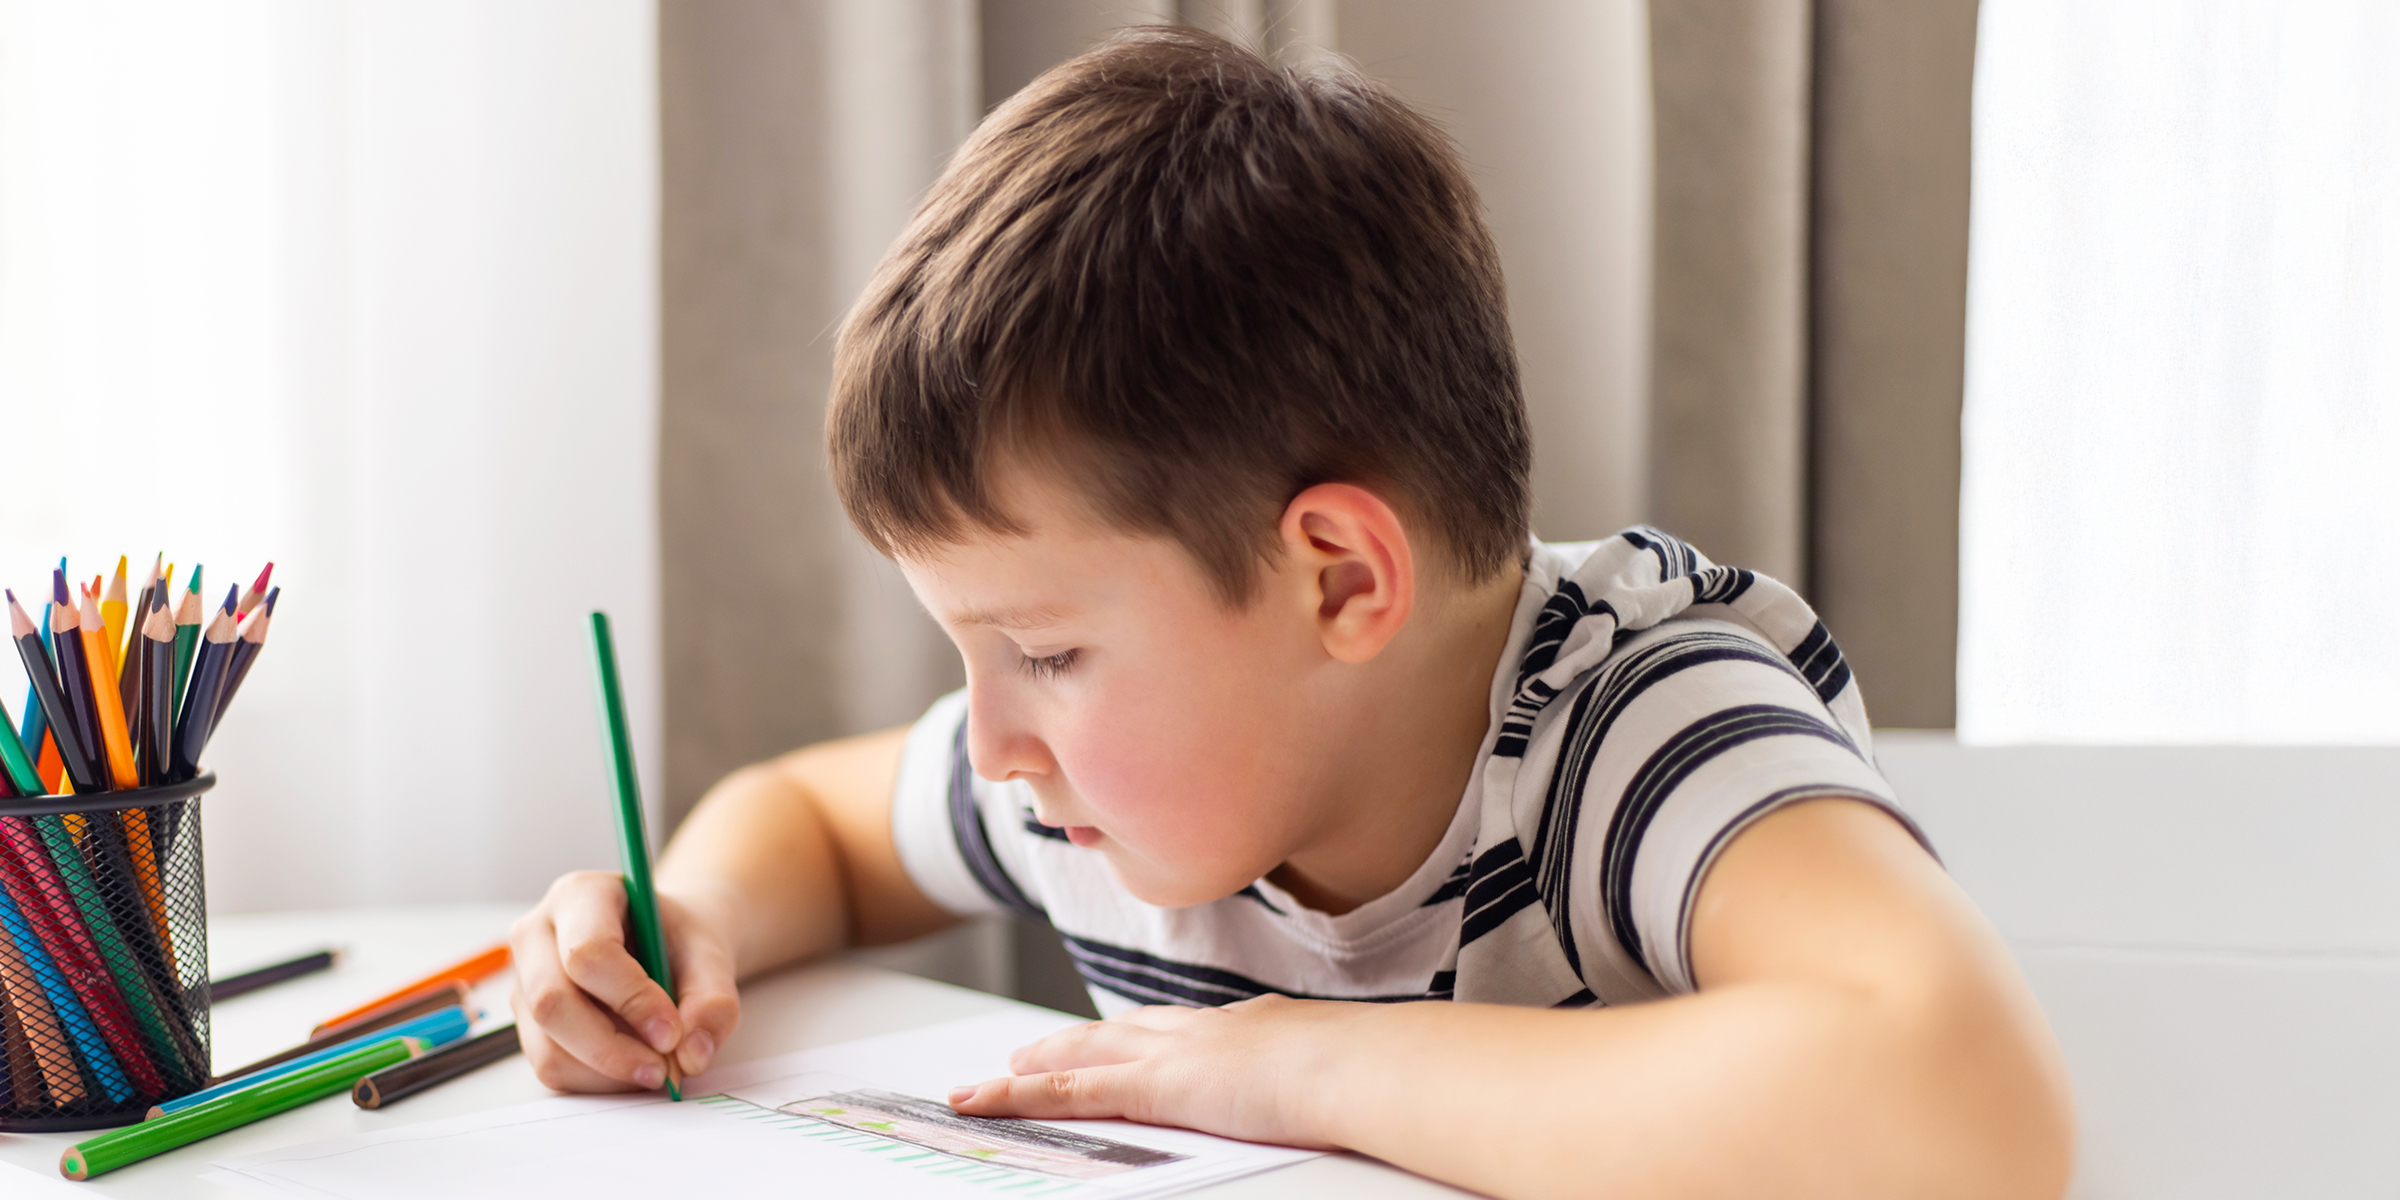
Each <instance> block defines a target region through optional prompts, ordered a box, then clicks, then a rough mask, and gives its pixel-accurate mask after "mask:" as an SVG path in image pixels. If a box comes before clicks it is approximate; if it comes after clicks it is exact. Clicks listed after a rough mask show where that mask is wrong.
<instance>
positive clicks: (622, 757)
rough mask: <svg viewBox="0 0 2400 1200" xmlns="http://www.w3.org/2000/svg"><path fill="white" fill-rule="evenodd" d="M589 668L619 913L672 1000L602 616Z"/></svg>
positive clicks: (613, 646) (595, 622) (679, 1094)
mask: <svg viewBox="0 0 2400 1200" xmlns="http://www.w3.org/2000/svg"><path fill="white" fill-rule="evenodd" d="M592 665H593V667H594V669H595V671H596V674H597V678H598V682H599V692H600V729H601V733H602V735H603V736H604V737H606V738H607V740H608V768H609V777H610V778H611V779H612V780H614V781H615V783H616V785H617V841H618V844H619V846H620V847H621V848H622V850H623V851H624V859H625V909H626V915H627V918H628V920H630V921H631V922H632V924H633V947H632V949H633V957H634V958H635V960H637V961H639V962H640V963H641V964H642V970H644V971H647V972H649V973H650V978H651V979H653V980H655V981H656V982H657V983H658V986H659V987H660V988H662V989H664V990H665V991H666V993H667V999H669V1000H673V999H674V998H675V974H674V972H673V971H672V970H670V969H669V968H668V966H667V935H666V930H665V928H664V927H663V926H661V925H660V924H659V920H658V888H657V887H656V886H655V885H654V884H652V883H651V881H650V835H649V833H648V831H647V830H646V829H645V828H644V827H643V824H642V781H641V780H640V779H639V778H637V777H636V776H635V775H634V773H633V730H632V729H631V728H629V727H628V726H627V724H626V722H625V693H624V691H623V689H621V688H619V687H618V686H617V640H616V638H615V637H614V636H612V635H611V634H610V633H609V631H608V614H607V613H599V612H596V613H593V614H592ZM667 1096H668V1097H669V1098H670V1099H674V1100H681V1099H683V1089H682V1088H681V1087H680V1086H678V1085H677V1084H676V1082H675V1060H674V1058H673V1057H672V1056H670V1057H669V1058H668V1059H667Z"/></svg>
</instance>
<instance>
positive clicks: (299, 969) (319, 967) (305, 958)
mask: <svg viewBox="0 0 2400 1200" xmlns="http://www.w3.org/2000/svg"><path fill="white" fill-rule="evenodd" d="M340 961H342V952H341V951H340V950H339V949H331V948H329V949H325V950H319V951H316V952H314V953H311V954H303V955H301V956H300V957H298V958H294V959H287V960H285V961H283V962H279V963H276V964H274V965H273V966H266V967H260V968H259V969H257V970H255V971H244V972H242V973H241V974H239V975H228V976H226V977H225V978H223V979H211V980H209V981H208V1000H209V1003H211V1004H215V1003H218V1002H220V1001H225V1000H231V999H233V998H234V997H235V996H246V995H248V994H250V993H251V992H255V991H257V990H258V989H260V988H263V987H270V986H272V985H274V984H278V983H282V982H283V981H284V980H286V979H298V978H300V977H301V976H303V975H313V974H315V973H317V972H319V971H325V970H330V969H332V967H333V964H335V963H337V962H340Z"/></svg>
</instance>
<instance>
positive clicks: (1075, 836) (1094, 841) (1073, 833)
mask: <svg viewBox="0 0 2400 1200" xmlns="http://www.w3.org/2000/svg"><path fill="white" fill-rule="evenodd" d="M1102 836H1104V835H1102V834H1101V832H1100V827H1099V826H1097V825H1069V826H1067V840H1068V841H1070V842H1073V843H1075V844H1076V845H1078V846H1081V847H1083V848H1084V849H1086V850H1089V849H1091V848H1092V847H1094V846H1097V845H1099V844H1100V839H1101V838H1102Z"/></svg>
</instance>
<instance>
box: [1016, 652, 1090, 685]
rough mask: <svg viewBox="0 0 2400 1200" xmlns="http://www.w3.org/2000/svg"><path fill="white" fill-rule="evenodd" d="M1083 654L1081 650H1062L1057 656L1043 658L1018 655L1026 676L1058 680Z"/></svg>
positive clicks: (1018, 660) (1018, 661) (1018, 662)
mask: <svg viewBox="0 0 2400 1200" xmlns="http://www.w3.org/2000/svg"><path fill="white" fill-rule="evenodd" d="M1082 654H1083V651H1081V650H1061V651H1059V652H1058V653H1056V654H1052V655H1047V656H1045V657H1042V658H1029V657H1027V656H1025V655H1018V656H1017V664H1018V665H1019V666H1021V667H1023V668H1024V670H1025V673H1026V674H1028V675H1031V676H1033V677H1034V678H1036V679H1056V678H1058V677H1059V676H1061V675H1064V674H1066V673H1067V671H1068V670H1069V669H1070V668H1072V667H1073V666H1074V665H1075V660H1076V659H1077V658H1079V657H1081V656H1082Z"/></svg>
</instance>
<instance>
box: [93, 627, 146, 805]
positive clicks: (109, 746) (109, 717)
mask: <svg viewBox="0 0 2400 1200" xmlns="http://www.w3.org/2000/svg"><path fill="white" fill-rule="evenodd" d="M81 613H82V622H81V625H82V632H81V636H82V639H83V661H84V665H85V669H86V670H88V671H89V672H90V674H89V675H88V676H86V678H87V680H88V682H89V683H90V685H91V703H92V711H93V713H94V714H95V715H96V716H97V717H98V718H99V723H100V745H101V748H102V749H103V750H105V751H106V752H107V758H108V777H109V785H110V786H111V787H113V788H137V787H140V786H142V777H141V775H140V774H139V773H138V772H136V771H135V770H134V765H133V733H132V731H131V730H129V729H127V728H126V727H125V705H124V702H123V701H121V700H119V699H117V676H116V662H115V661H114V660H115V659H116V654H115V652H114V651H111V650H110V649H109V648H108V640H107V639H108V628H107V625H106V624H105V623H104V622H103V621H102V620H101V617H100V603H99V601H98V600H97V599H96V598H94V596H93V595H92V594H91V593H90V592H86V593H84V596H83V605H82V610H81ZM121 619H122V618H120V620H121Z"/></svg>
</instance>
